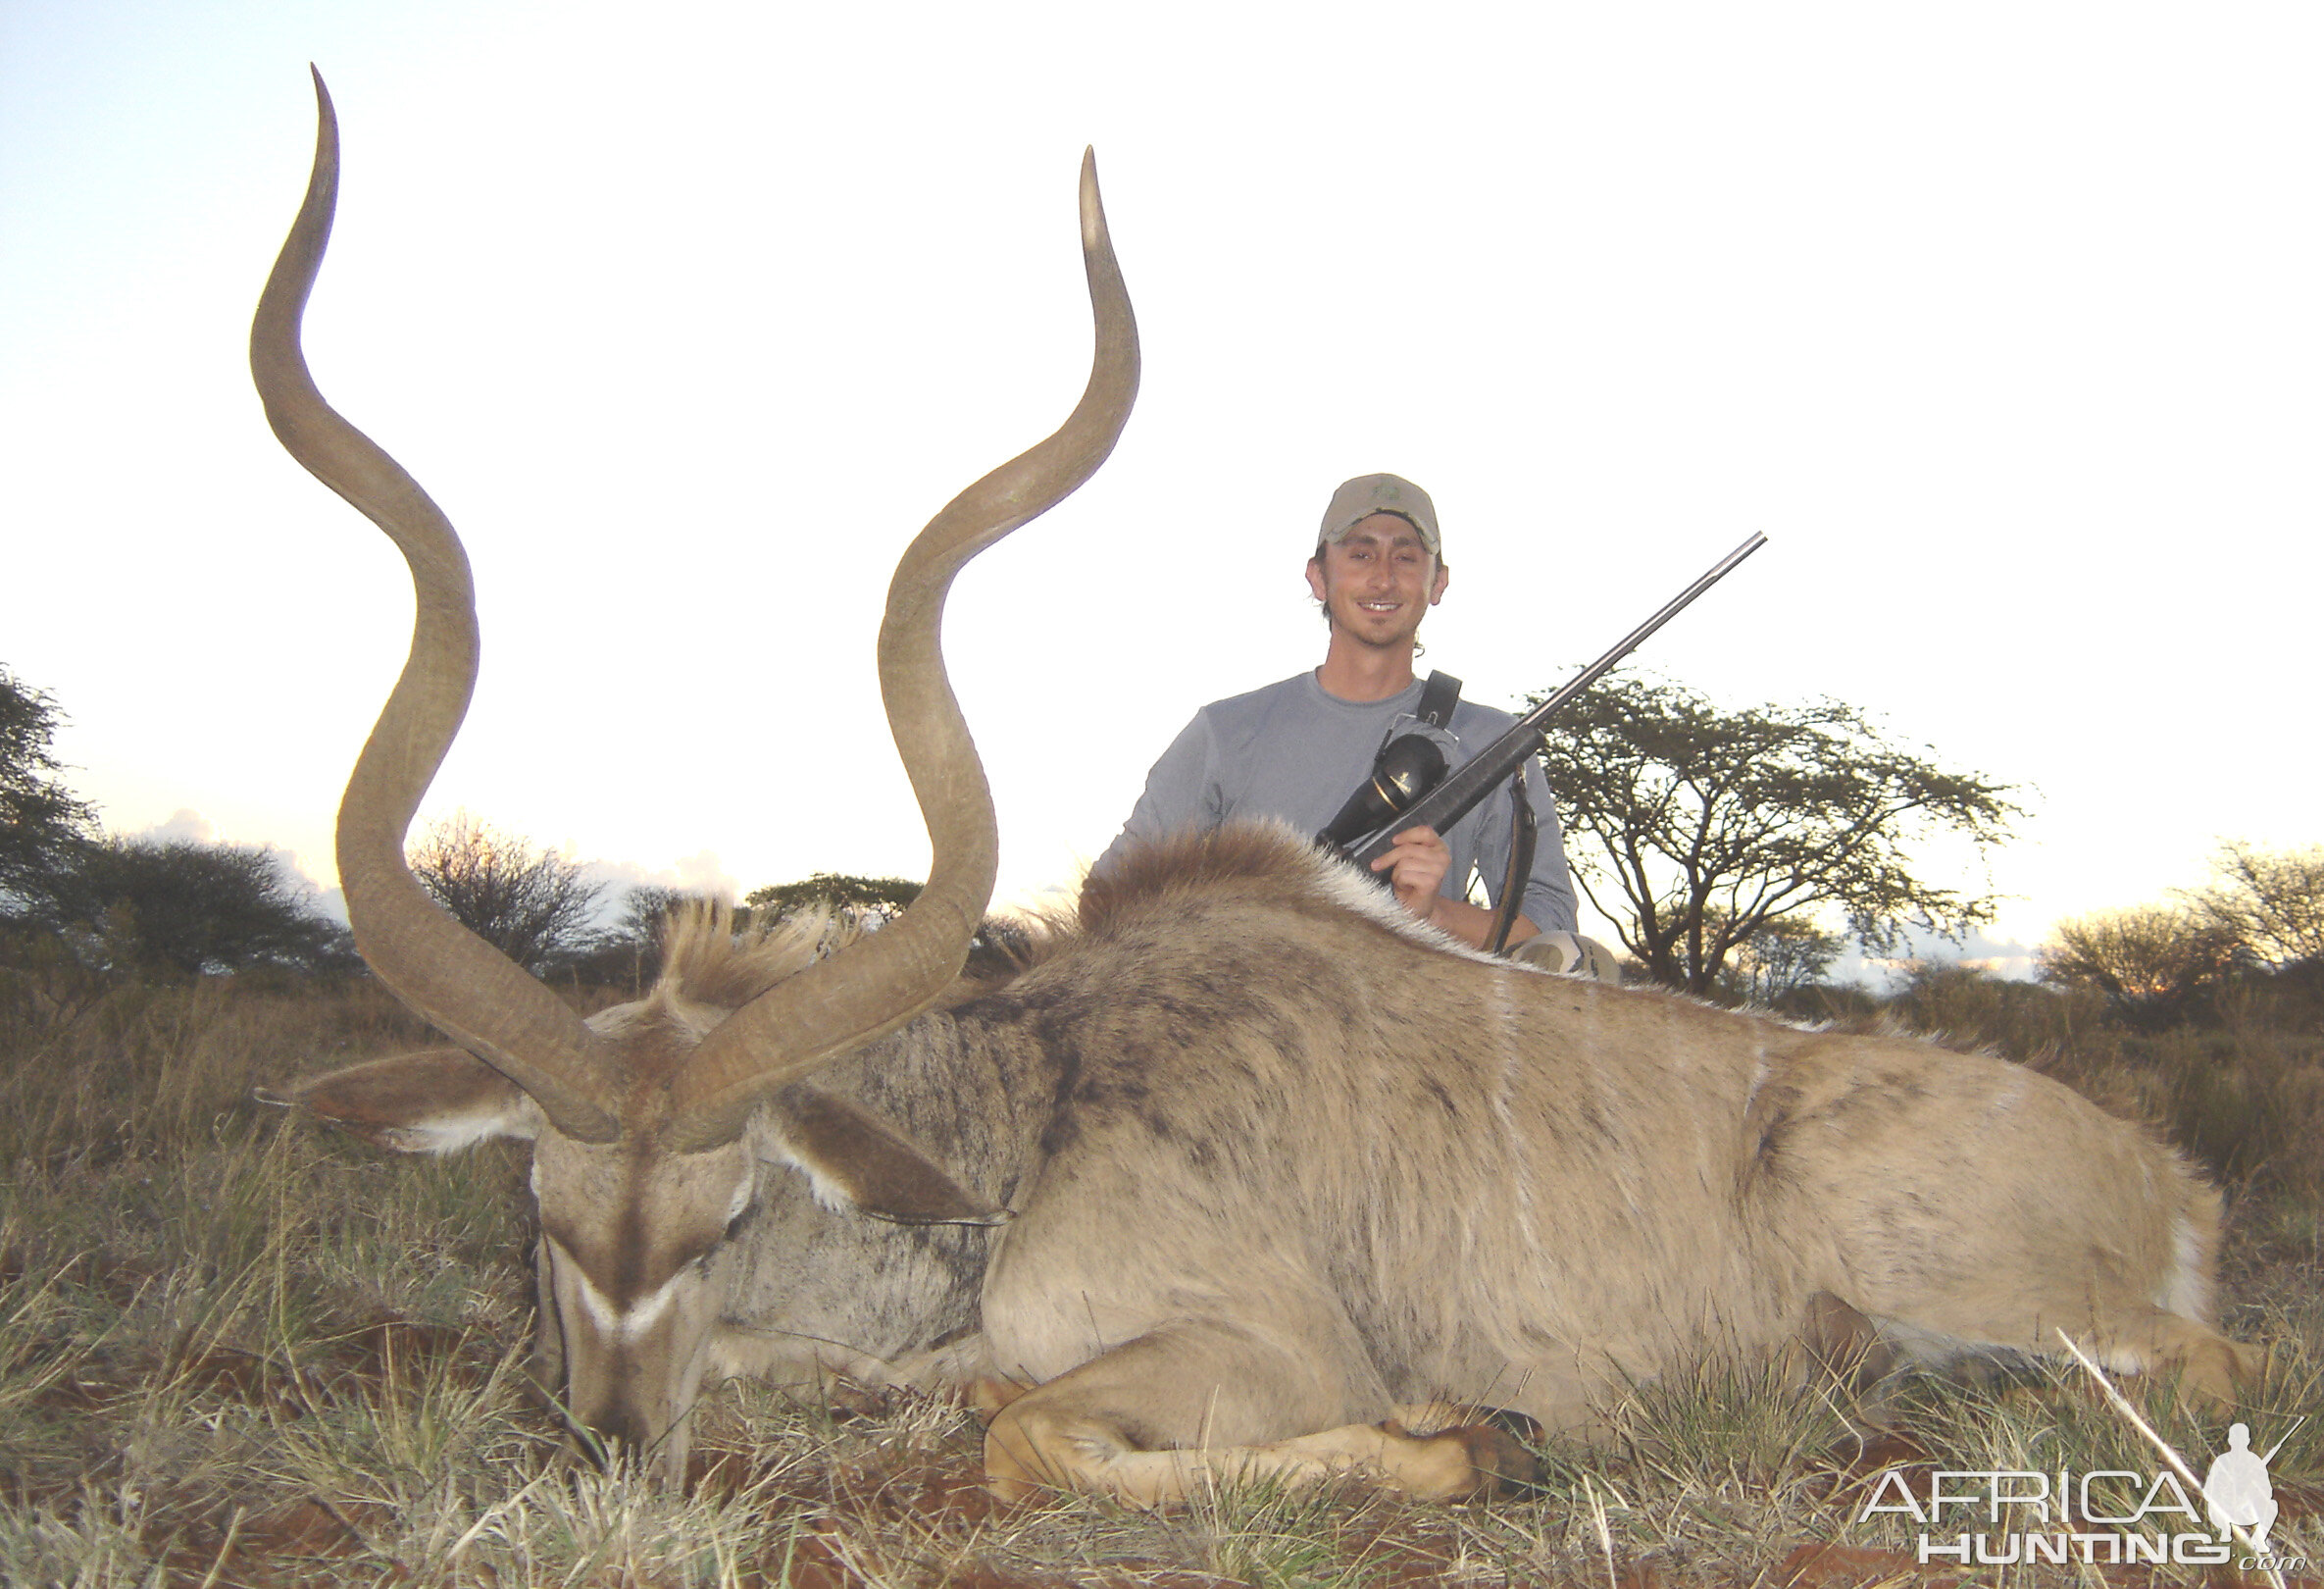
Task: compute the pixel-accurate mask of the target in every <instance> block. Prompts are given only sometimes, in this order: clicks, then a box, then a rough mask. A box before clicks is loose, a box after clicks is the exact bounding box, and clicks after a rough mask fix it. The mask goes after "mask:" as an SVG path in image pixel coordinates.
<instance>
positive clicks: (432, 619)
mask: <svg viewBox="0 0 2324 1589" xmlns="http://www.w3.org/2000/svg"><path fill="white" fill-rule="evenodd" d="M315 97H316V103H317V108H318V113H319V118H320V126H319V128H317V132H316V138H315V169H314V174H313V176H312V177H310V178H309V179H308V182H307V197H306V202H305V203H304V204H303V205H302V206H301V207H300V209H299V214H298V220H297V221H296V222H295V223H293V224H292V226H291V229H290V236H289V237H288V239H287V240H285V241H284V243H283V244H282V253H281V255H280V257H279V258H278V259H277V260H276V261H275V269H274V273H273V274H272V275H271V276H269V277H268V278H267V287H266V292H265V293H264V295H262V296H261V297H260V299H259V303H258V317H257V319H256V320H255V321H254V322H253V323H252V325H251V328H250V373H251V375H252V377H253V378H254V379H255V380H256V381H257V383H258V393H259V396H260V397H261V398H262V399H263V400H264V401H265V403H266V410H267V420H268V422H269V423H270V424H272V425H273V426H274V428H275V435H276V436H278V438H279V439H280V440H281V442H282V445H283V446H284V447H285V448H287V449H288V450H289V452H290V455H291V456H292V457H294V458H296V459H297V460H298V461H299V462H300V463H302V464H304V465H305V466H306V467H307V469H308V471H309V472H310V473H312V474H313V475H314V476H315V478H316V479H318V480H320V481H322V482H323V484H325V485H326V486H328V487H330V488H331V489H332V490H334V491H336V492H338V493H339V494H340V495H341V496H343V497H345V498H346V499H347V500H348V501H349V502H351V503H353V504H354V505H355V507H356V508H357V509H358V510H359V511H360V512H362V514H363V515H364V517H366V518H368V519H370V520H371V521H372V523H374V524H376V525H378V526H379V528H380V529H381V530H384V531H385V532H386V533H387V537H388V538H389V539H391V540H393V541H394V542H395V544H396V547H397V549H398V550H400V551H401V552H402V553H403V555H404V560H405V561H406V562H407V563H409V564H410V565H411V570H412V586H413V589H414V592H415V594H416V596H417V601H418V612H417V616H416V618H415V620H414V622H413V625H412V650H411V656H410V659H409V660H408V661H406V662H405V664H404V670H403V675H402V677H401V678H399V679H398V680H397V681H396V683H395V689H394V692H392V693H391V694H390V695H389V696H388V697H387V704H386V706H385V708H384V709H383V710H381V711H380V713H379V722H378V723H377V724H376V725H375V726H374V727H373V729H372V736H371V739H370V741H369V742H368V743H365V745H364V747H363V754H362V755H361V757H359V758H358V759H357V761H356V763H355V771H354V773H353V775H352V776H351V777H350V778H349V779H348V780H347V793H346V795H345V797H344V798H343V799H342V800H341V801H340V804H339V827H338V863H339V882H340V886H341V887H342V888H344V889H345V891H346V896H347V915H348V917H349V919H350V920H351V921H352V922H353V923H354V927H355V945H356V948H359V949H360V950H361V951H362V953H363V957H364V959H366V960H367V961H369V962H370V963H371V967H372V969H373V970H374V971H375V972H377V973H378V974H379V980H380V981H382V982H384V983H386V984H387V986H388V987H390V988H392V989H393V990H394V991H395V993H396V994H397V995H398V996H399V997H401V998H402V999H403V1000H404V1001H405V1002H406V1003H408V1004H410V1005H411V1006H412V1007H413V1008H414V1009H417V1010H418V1011H420V1013H422V1014H423V1015H425V1016H427V1017H428V1019H429V1020H430V1021H433V1022H434V1023H435V1024H436V1025H437V1026H440V1027H442V1028H443V1029H444V1030H445V1031H446V1032H448V1033H450V1034H451V1035H452V1036H453V1037H454V1038H456V1039H458V1040H459V1042H460V1043H461V1045H462V1046H463V1047H465V1048H467V1049H469V1050H471V1051H474V1052H475V1053H476V1054H477V1055H478V1056H480V1058H482V1059H484V1060H486V1061H487V1062H488V1063H490V1064H491V1065H492V1066H493V1067H494V1068H496V1069H498V1070H499V1071H500V1072H501V1073H502V1074H503V1075H505V1076H507V1077H508V1078H509V1080H511V1081H513V1082H515V1083H516V1084H517V1085H518V1086H519V1087H522V1088H523V1089H524V1090H525V1091H526V1092H528V1093H530V1095H532V1097H533V1099H534V1100H535V1101H536V1102H538V1103H539V1104H540V1106H541V1107H542V1109H544V1110H546V1111H547V1113H548V1116H549V1119H550V1120H551V1122H552V1123H554V1125H555V1126H556V1128H557V1129H558V1130H559V1131H561V1132H563V1133H565V1134H566V1135H567V1136H570V1137H578V1138H580V1139H581V1140H583V1141H587V1142H611V1141H613V1140H614V1139H615V1138H616V1137H617V1136H619V1135H620V1125H619V1122H618V1120H617V1118H616V1111H617V1109H618V1107H619V1099H620V1085H619V1077H618V1075H617V1074H616V1072H615V1070H614V1067H613V1064H612V1061H611V1059H610V1057H609V1055H608V1054H607V1052H606V1051H605V1048H604V1046H603V1045H602V1044H601V1043H600V1042H599V1041H598V1040H597V1038H596V1036H595V1035H594V1034H593V1033H591V1032H590V1031H589V1029H588V1028H587V1027H586V1026H585V1025H583V1024H582V1022H581V1017H580V1016H578V1015H576V1014H575V1013H574V1012H573V1011H572V1010H570V1009H568V1008H567V1007H566V1006H565V1005H564V1004H563V1003H562V1002H560V1001H559V1000H558V999H557V997H556V996H555V995H554V994H552V993H550V992H549V990H548V989H547V988H545V987H543V986H542V985H541V984H540V983H539V982H537V981H535V980H534V979H533V977H532V976H531V975H530V973H528V972H526V971H525V970H523V969H522V968H521V967H519V966H518V965H517V964H516V963H515V962H514V961H512V960H510V959H509V958H508V957H507V956H506V955H504V954H502V953H501V952H500V951H499V950H498V949H496V948H493V947H492V946H491V945H489V944H487V943H485V942H484V941H483V940H482V939H480V938H479V937H477V936H476V935H475V934H474V933H472V932H470V931H469V930H468V929H467V928H465V927H463V926H461V925H460V924H459V923H458V922H456V921H454V920H453V919H452V918H451V917H450V916H449V915H446V914H445V913H444V912H443V911H442V910H440V909H438V908H437V906H436V904H435V902H434V901H433V900H431V899H430V898H429V897H428V895H427V893H426V892H425V891H424V890H422V888H421V887H420V885H419V883H418V882H417V881H416V880H415V879H414V878H413V876H412V873H411V869H410V868H409V867H407V866H406V865H405V864H404V853H403V846H404V835H405V833H406V832H407V831H408V830H409V829H410V827H411V824H412V815H413V813H414V812H415V811H416V810H417V809H418V808H419V804H420V797H421V796H422V795H423V794H426V793H427V790H428V785H429V781H430V780H432V779H433V778H434V777H435V771H436V768H437V767H438V766H439V765H440V764H441V763H442V761H443V758H444V752H445V751H446V750H448V749H450V748H451V744H452V740H453V737H454V736H455V735H457V734H458V733H459V731H460V721H461V719H462V717H464V716H465V715H466V714H467V711H468V699H469V693H470V692H471V690H472V689H473V688H474V687H475V684H476V676H477V623H476V591H475V589H474V588H473V586H472V585H471V584H470V581H469V573H468V557H467V554H466V553H465V552H463V551H462V550H461V547H460V538H459V537H458V536H456V535H454V534H453V533H452V527H451V525H450V524H449V523H448V522H447V521H446V520H445V518H444V516H443V513H442V512H441V511H440V510H439V509H438V508H437V507H436V505H435V504H434V503H433V502H431V501H429V499H428V493H427V492H426V491H423V490H422V489H421V488H420V487H419V486H418V484H417V483H415V482H414V481H413V479H412V478H411V476H409V475H407V474H405V473H404V471H403V469H402V467H401V466H400V465H398V464H397V463H396V461H395V460H394V459H393V458H390V457H388V456H387V454H386V453H385V452H383V451H381V450H380V448H379V446H378V445H377V444H375V443H374V442H373V441H372V440H371V438H370V437H369V436H365V435H364V434H363V433H362V432H361V431H358V430H357V429H355V427H354V426H352V425H350V424H348V423H347V422H346V421H345V420H344V419H342V418H340V417H339V415H338V414H337V413H335V412H333V411H332V409H331V407H330V405H329V404H328V403H326V402H325V401H324V400H323V394H322V393H321V392H320V391H318V390H317V389H316V387H315V383H314V380H313V379H312V378H311V377H310V376H309V375H308V373H307V360H306V355H305V353H304V352H303V351H302V350H301V348H300V345H299V322H300V318H301V316H302V315H303V314H304V313H305V310H306V304H307V294H308V292H309V291H310V290H311V289H312V288H313V287H314V284H315V276H316V272H317V271H318V270H319V269H320V268H321V267H322V264H323V251H324V247H325V245H326V244H327V243H328V241H329V238H330V221H331V211H332V207H333V205H334V203H335V202H336V200H337V196H338V174H339V135H338V120H337V118H336V116H335V115H333V113H332V111H331V105H330V95H329V93H328V91H327V90H326V89H325V88H324V86H323V78H322V76H321V75H320V74H317V76H316V77H315Z"/></svg>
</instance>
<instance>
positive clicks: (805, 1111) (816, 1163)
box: [767, 1086, 1016, 1225]
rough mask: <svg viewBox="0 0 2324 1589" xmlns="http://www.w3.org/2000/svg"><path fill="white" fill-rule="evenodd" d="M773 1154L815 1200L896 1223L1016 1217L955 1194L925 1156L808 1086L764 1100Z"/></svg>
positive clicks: (989, 1221) (949, 1182)
mask: <svg viewBox="0 0 2324 1589" xmlns="http://www.w3.org/2000/svg"><path fill="white" fill-rule="evenodd" d="M767 1114H768V1118H769V1121H770V1123H771V1124H772V1125H773V1126H774V1127H775V1134H776V1137H777V1146H778V1149H779V1153H778V1156H780V1157H781V1158H782V1159H783V1162H785V1163H788V1164H794V1165H796V1166H797V1167H798V1168H799V1169H801V1170H802V1171H804V1172H805V1173H806V1176H807V1179H808V1181H809V1182H810V1183H811V1184H812V1185H813V1186H814V1188H815V1198H816V1201H817V1202H819V1203H821V1204H822V1205H824V1206H825V1207H827V1208H852V1209H854V1210H855V1211H856V1212H857V1213H865V1214H870V1215H871V1216H872V1217H873V1218H874V1219H884V1220H887V1221H888V1222H889V1223H891V1224H897V1225H1005V1224H1007V1223H1008V1222H1009V1221H1010V1220H1011V1219H1013V1218H1015V1217H1016V1215H1014V1214H1013V1213H1011V1212H1010V1211H1009V1210H1008V1209H1006V1208H994V1207H991V1206H989V1205H986V1204H985V1203H983V1202H981V1201H979V1200H978V1199H976V1198H973V1197H971V1196H969V1195H968V1194H967V1193H966V1192H964V1191H962V1190H961V1189H960V1187H959V1186H958V1185H957V1184H956V1183H955V1182H954V1181H953V1179H952V1177H951V1176H949V1175H946V1174H945V1173H944V1172H943V1171H942V1170H940V1169H938V1168H936V1166H935V1164H933V1163H931V1162H930V1161H929V1159H928V1155H927V1154H925V1153H922V1152H921V1151H920V1150H919V1149H917V1148H915V1147H913V1146H912V1144H910V1143H909V1142H906V1141H905V1140H904V1139H903V1138H902V1137H900V1136H898V1135H896V1133H895V1132H894V1131H893V1130H891V1129H889V1128H888V1127H887V1126H885V1125H884V1124H882V1123H881V1122H880V1121H878V1120H875V1119H874V1118H872V1116H870V1115H868V1114H866V1113H865V1112H864V1111H863V1110H861V1109H859V1108H857V1107H856V1106H855V1105H854V1104H852V1103H850V1102H846V1101H845V1100H843V1099H837V1098H834V1097H833V1096H832V1095H831V1094H829V1093H819V1092H817V1091H816V1090H815V1089H814V1088H812V1087H799V1086H791V1087H785V1088H783V1090H782V1091H780V1092H778V1093H777V1094H775V1096H774V1097H773V1098H771V1099H769V1100H768V1103H767Z"/></svg>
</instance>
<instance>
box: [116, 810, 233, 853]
mask: <svg viewBox="0 0 2324 1589" xmlns="http://www.w3.org/2000/svg"><path fill="white" fill-rule="evenodd" d="M122 837H123V838H124V839H150V840H152V841H153V842H154V843H155V844H160V845H172V844H194V845H214V844H216V843H218V824H216V823H214V822H212V821H211V820H210V819H209V818H208V817H206V816H204V815H202V813H201V812H199V811H196V810H193V809H192V808H190V807H188V806H183V805H181V806H179V807H178V808H177V810H175V811H172V812H171V813H170V816H169V820H167V821H165V822H157V823H155V824H154V825H153V826H152V827H150V828H142V829H139V830H138V831H137V832H135V833H125V834H123V835H122Z"/></svg>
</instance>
